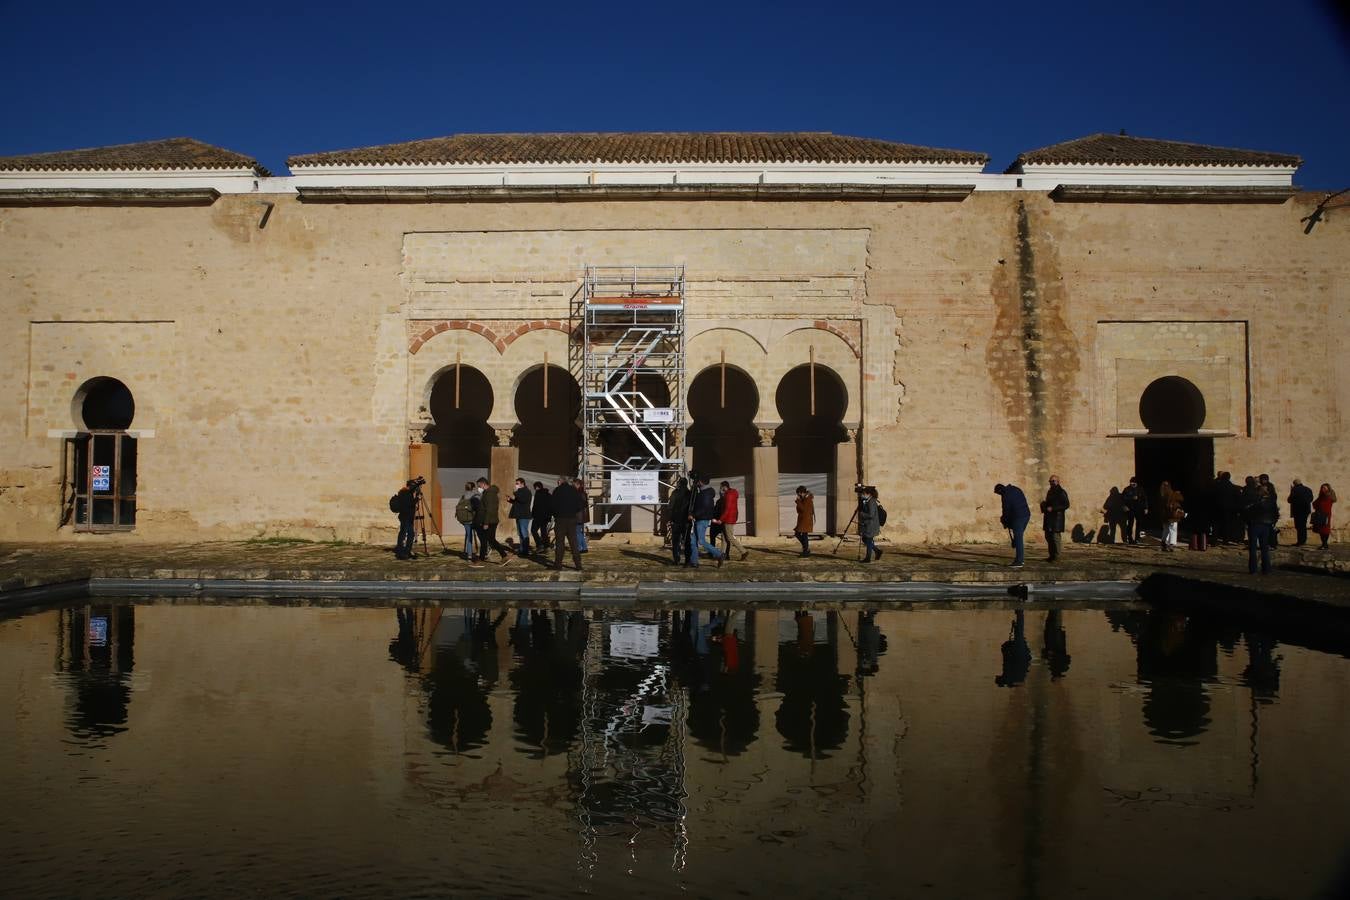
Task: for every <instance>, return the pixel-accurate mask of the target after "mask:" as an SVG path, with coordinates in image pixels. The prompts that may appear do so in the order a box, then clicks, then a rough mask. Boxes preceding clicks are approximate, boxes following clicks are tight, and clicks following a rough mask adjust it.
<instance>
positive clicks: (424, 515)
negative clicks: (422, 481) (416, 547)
mask: <svg viewBox="0 0 1350 900" xmlns="http://www.w3.org/2000/svg"><path fill="white" fill-rule="evenodd" d="M427 519H431V527H432V528H433V529H435V531H436V540H438V541H440V542H441V553H443V554H445V555H446V556H450V555H451V553H450V548H449V547H447V546H445V538H444V537H443V536H442V535H441V526H440V525H439V524H437V522H436V515H435V513H433V512H432V511H431V505H430V504H429V503H427V498H426V497H424V496H422V487H421V485H418V486H417V487H415V488H413V543H414V544H415V543H417V535H418V534H419V533H420V534H421V535H422V555H423V556H430V555H431V551H430V550H428V549H427Z"/></svg>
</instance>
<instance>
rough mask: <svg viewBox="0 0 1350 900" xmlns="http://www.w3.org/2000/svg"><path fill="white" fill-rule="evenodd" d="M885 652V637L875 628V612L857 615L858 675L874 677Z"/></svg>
mask: <svg viewBox="0 0 1350 900" xmlns="http://www.w3.org/2000/svg"><path fill="white" fill-rule="evenodd" d="M885 652H886V636H885V635H884V634H882V633H881V629H880V628H878V627H877V614H876V611H875V610H873V611H871V612H860V613H858V674H859V675H875V674H876V673H877V670H878V669H880V668H881V665H880V657H881V655H882V654H883V653H885Z"/></svg>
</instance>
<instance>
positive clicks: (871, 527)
mask: <svg viewBox="0 0 1350 900" xmlns="http://www.w3.org/2000/svg"><path fill="white" fill-rule="evenodd" d="M853 490H854V491H855V492H856V493H857V495H858V539H859V540H861V541H862V545H863V547H865V548H866V549H867V555H866V556H864V557H863V562H865V563H870V562H871V561H872V554H874V553H875V554H876V558H877V560H878V561H880V560H881V548H880V547H878V546H877V535H879V534H881V520H882V517H883V513H882V510H881V503H880V502H879V498H878V495H877V489H876V488H875V487H874V486H873V485H870V484H859V485H856V486H855V487H854V488H853Z"/></svg>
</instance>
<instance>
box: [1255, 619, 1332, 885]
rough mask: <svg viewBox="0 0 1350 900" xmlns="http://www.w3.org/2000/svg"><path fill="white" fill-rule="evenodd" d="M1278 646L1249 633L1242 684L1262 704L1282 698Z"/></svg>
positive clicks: (1270, 640) (1266, 638)
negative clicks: (1276, 650) (1276, 653)
mask: <svg viewBox="0 0 1350 900" xmlns="http://www.w3.org/2000/svg"><path fill="white" fill-rule="evenodd" d="M1277 646H1279V645H1278V644H1276V643H1275V641H1273V640H1272V639H1270V638H1268V637H1266V636H1265V635H1261V634H1252V633H1251V632H1248V633H1247V667H1246V668H1245V669H1243V670H1242V683H1243V684H1245V685H1247V687H1249V688H1251V691H1252V696H1253V697H1255V698H1256V699H1257V701H1258V702H1260V703H1270V702H1271V701H1273V700H1275V699H1276V698H1278V697H1279V696H1280V658H1279V657H1278V656H1276V655H1275V648H1276V647H1277ZM1347 896H1350V895H1347Z"/></svg>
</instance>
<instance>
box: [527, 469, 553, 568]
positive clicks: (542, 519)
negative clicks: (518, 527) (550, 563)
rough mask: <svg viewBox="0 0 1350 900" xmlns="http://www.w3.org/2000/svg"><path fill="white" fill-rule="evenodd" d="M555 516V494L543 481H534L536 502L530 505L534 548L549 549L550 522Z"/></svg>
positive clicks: (540, 550)
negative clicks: (551, 492) (550, 491)
mask: <svg viewBox="0 0 1350 900" xmlns="http://www.w3.org/2000/svg"><path fill="white" fill-rule="evenodd" d="M552 518H553V495H552V494H550V493H549V491H548V488H546V487H544V483H543V482H542V481H536V482H535V483H534V503H533V504H532V505H531V507H530V534H531V535H533V537H534V549H535V550H536V551H537V552H541V553H542V552H543V551H544V550H547V549H548V523H549V521H550V520H551V519H552Z"/></svg>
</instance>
